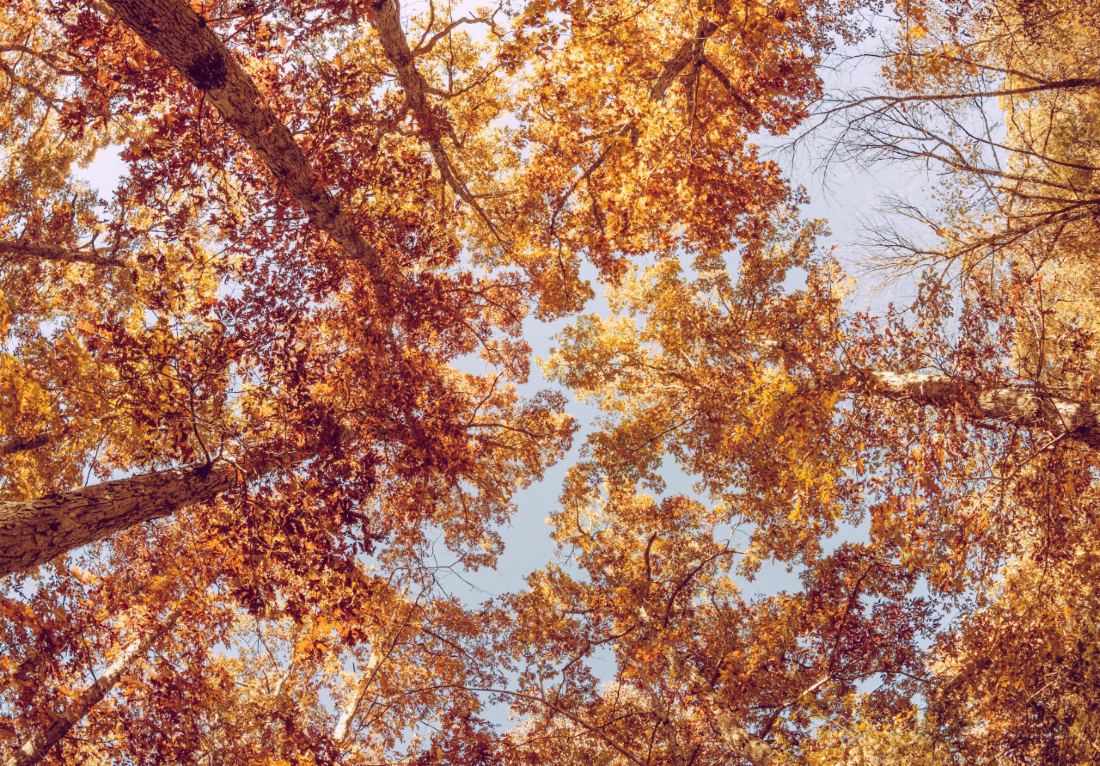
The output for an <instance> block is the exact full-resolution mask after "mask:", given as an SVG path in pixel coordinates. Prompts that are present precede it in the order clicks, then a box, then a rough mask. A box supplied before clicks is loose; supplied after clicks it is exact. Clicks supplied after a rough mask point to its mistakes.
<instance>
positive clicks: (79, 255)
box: [0, 241, 127, 269]
mask: <svg viewBox="0 0 1100 766" xmlns="http://www.w3.org/2000/svg"><path fill="white" fill-rule="evenodd" d="M0 254H3V255H6V256H11V259H12V260H16V261H32V260H34V261H57V262H61V263H90V264H91V265H93V266H105V267H107V268H112V269H120V268H125V267H126V265H127V263H126V261H123V260H120V259H118V258H110V257H107V256H105V255H101V254H100V251H98V250H95V249H90V250H68V249H66V248H63V247H53V246H51V245H39V244H35V243H33V242H23V241H14V242H0Z"/></svg>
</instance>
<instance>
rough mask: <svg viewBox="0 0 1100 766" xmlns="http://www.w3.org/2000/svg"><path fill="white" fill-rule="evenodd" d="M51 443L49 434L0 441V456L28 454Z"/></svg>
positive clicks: (15, 437) (13, 437)
mask: <svg viewBox="0 0 1100 766" xmlns="http://www.w3.org/2000/svg"><path fill="white" fill-rule="evenodd" d="M51 441H52V437H51V436H50V434H48V433H46V432H44V431H43V432H42V433H38V434H35V435H34V436H12V437H9V438H7V439H5V440H4V441H0V455H14V454H15V453H16V452H29V451H30V450H36V449H41V448H42V447H45V446H46V445H47V444H49V443H50V442H51Z"/></svg>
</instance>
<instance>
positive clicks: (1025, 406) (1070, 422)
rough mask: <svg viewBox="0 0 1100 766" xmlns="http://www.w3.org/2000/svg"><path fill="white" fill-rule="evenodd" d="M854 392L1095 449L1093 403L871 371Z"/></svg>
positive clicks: (1099, 413) (1098, 432)
mask: <svg viewBox="0 0 1100 766" xmlns="http://www.w3.org/2000/svg"><path fill="white" fill-rule="evenodd" d="M854 388H855V389H856V390H862V391H864V392H867V393H871V394H874V395H879V396H888V397H891V398H895V399H908V400H910V401H912V402H914V403H916V404H920V405H924V406H929V407H958V408H959V410H960V411H961V412H962V413H963V414H964V415H965V416H967V417H969V418H971V419H973V420H984V421H989V422H994V423H1002V424H1004V425H1015V426H1020V427H1022V428H1029V429H1034V430H1039V431H1045V432H1047V433H1049V434H1051V436H1054V437H1063V436H1064V437H1066V438H1069V439H1073V440H1075V441H1079V442H1082V443H1083V444H1086V445H1088V446H1089V447H1092V448H1094V449H1100V404H1096V403H1093V402H1078V401H1073V400H1071V399H1066V398H1064V397H1061V396H1057V395H1055V394H1052V393H1049V392H1044V391H1040V390H1037V389H1033V388H1027V387H1023V386H982V385H979V384H977V383H973V382H971V381H967V380H963V379H961V378H954V377H951V376H948V375H939V374H931V373H920V372H908V373H897V372H889V371H882V370H875V371H871V372H867V373H863V374H861V375H859V376H857V378H856V385H855V386H854Z"/></svg>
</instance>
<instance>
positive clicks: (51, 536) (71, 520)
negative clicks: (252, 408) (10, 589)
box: [0, 455, 280, 576]
mask: <svg viewBox="0 0 1100 766" xmlns="http://www.w3.org/2000/svg"><path fill="white" fill-rule="evenodd" d="M279 464H280V461H279V460H277V459H274V458H272V457H270V456H266V455H265V456H264V459H262V460H255V461H252V462H251V463H250V464H248V465H247V466H243V467H242V466H240V465H234V464H231V463H227V462H224V461H219V462H215V463H213V464H210V463H204V464H202V465H190V466H184V467H182V468H174V469H171V470H168V471H158V472H156V473H148V474H142V475H140V476H133V477H130V478H127V479H116V480H114V481H105V482H102V483H101V484H93V485H91V486H89V487H82V488H81V489H75V490H72V491H70V492H57V493H53V494H49V495H45V496H43V497H39V498H36V499H34V500H26V501H9V502H3V503H0V576H3V575H6V574H9V573H11V572H17V571H19V570H21V569H25V568H27V567H31V566H35V565H36V564H43V563H45V562H47V561H49V560H50V559H52V558H54V557H55V556H58V555H60V554H62V553H64V552H65V551H69V550H72V549H73V548H77V547H79V546H81V545H86V544H87V543H90V542H94V541H96V540H100V539H102V538H104V537H107V536H108V535H111V534H113V533H115V532H118V531H119V530H121V529H125V528H126V527H130V526H133V525H134V524H140V523H142V522H144V521H150V520H152V519H158V518H162V517H164V516H170V515H171V514H173V513H175V512H176V511H177V510H179V509H180V508H183V507H185V506H188V505H191V504H193V503H199V502H203V501H208V500H212V499H213V498H214V497H216V496H217V495H218V494H219V493H221V492H223V491H225V490H227V489H229V488H230V487H232V486H234V485H235V484H236V483H238V482H239V481H241V480H242V479H243V478H246V476H245V473H247V477H255V476H260V475H263V474H266V473H268V472H270V471H271V470H273V469H274V468H275V467H276V466H278V465H279Z"/></svg>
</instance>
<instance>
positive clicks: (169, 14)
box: [107, 0, 381, 271]
mask: <svg viewBox="0 0 1100 766" xmlns="http://www.w3.org/2000/svg"><path fill="white" fill-rule="evenodd" d="M107 3H108V4H109V5H110V6H111V7H112V8H113V9H114V10H115V12H116V13H117V14H118V16H119V18H121V19H122V21H123V23H125V24H126V26H128V27H130V28H131V29H132V30H134V31H135V32H137V34H138V35H140V36H141V38H142V39H143V40H145V42H146V43H148V45H149V46H150V47H152V48H153V49H154V50H156V51H157V52H158V53H160V54H161V55H162V56H164V58H165V59H167V60H168V63H170V64H171V65H172V66H173V67H175V68H176V69H178V70H179V71H180V72H182V73H183V74H185V75H186V76H187V78H188V79H189V80H191V82H193V83H194V84H195V85H196V86H197V87H198V88H199V89H200V90H202V91H203V92H204V93H205V94H206V97H207V98H208V99H209V100H210V103H212V104H213V105H214V108H215V109H217V110H218V112H219V113H220V114H221V116H222V117H223V118H224V119H225V121H226V122H227V123H229V125H230V126H231V127H232V128H233V129H234V130H236V131H237V133H238V134H240V136H241V137H242V138H243V139H244V140H245V142H246V143H247V144H248V145H249V146H250V147H251V148H252V150H253V151H255V152H256V154H258V155H259V156H260V158H261V159H262V160H263V162H264V164H266V165H267V167H268V169H269V170H270V171H271V172H272V174H273V175H274V176H275V177H276V178H277V179H278V180H279V181H280V182H281V183H282V184H283V185H284V186H285V187H286V189H287V191H288V192H290V195H291V196H292V197H293V198H294V200H295V201H297V203H298V204H299V205H301V207H302V209H303V210H305V212H306V214H307V215H308V216H309V219H310V221H311V222H312V223H313V225H315V226H317V227H318V228H319V229H322V230H324V231H325V232H327V233H328V234H329V236H331V237H332V238H333V239H334V240H335V241H336V242H337V243H338V244H339V245H340V247H342V248H343V249H344V251H345V252H346V253H347V254H348V255H349V256H350V257H352V258H355V259H357V260H361V261H363V262H364V263H366V264H367V266H368V267H369V268H371V270H372V271H376V270H377V269H379V268H380V266H381V262H380V260H379V258H378V254H377V253H376V252H375V251H374V250H373V249H372V248H371V247H369V246H368V245H367V243H366V242H365V241H364V240H363V238H362V236H361V235H360V234H359V231H358V229H357V228H356V226H355V225H354V224H353V223H352V221H351V219H350V218H348V216H347V215H346V214H345V213H344V212H343V211H342V210H341V209H340V206H339V204H338V203H337V201H336V199H335V198H334V197H333V196H332V195H331V194H330V193H329V192H328V191H327V190H326V189H325V188H324V185H323V184H322V183H321V181H320V179H319V178H318V177H317V175H316V174H315V173H314V171H313V168H312V167H311V165H310V162H309V160H308V159H307V158H306V156H305V153H304V152H302V149H301V147H299V146H298V144H297V143H296V142H295V141H294V137H293V136H292V135H291V134H290V131H289V130H287V128H286V126H285V125H283V123H282V122H280V121H279V119H278V117H277V116H276V115H275V112H274V111H273V110H272V109H271V107H270V106H269V105H268V104H267V102H266V100H265V99H264V97H263V96H262V95H261V94H260V92H259V90H258V89H257V88H256V84H255V83H254V82H253V81H252V78H251V77H249V76H248V74H247V73H246V72H245V71H244V69H242V68H241V66H240V64H238V63H237V60H236V59H235V58H234V57H233V54H232V53H230V51H229V49H228V48H226V47H225V44H224V43H222V41H221V40H220V39H219V38H218V36H217V35H216V34H214V32H213V31H212V30H211V29H210V28H209V27H207V25H206V21H205V19H203V18H202V17H201V16H199V14H198V13H196V12H195V11H194V10H193V9H192V8H191V5H190V3H188V2H187V0H107Z"/></svg>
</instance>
